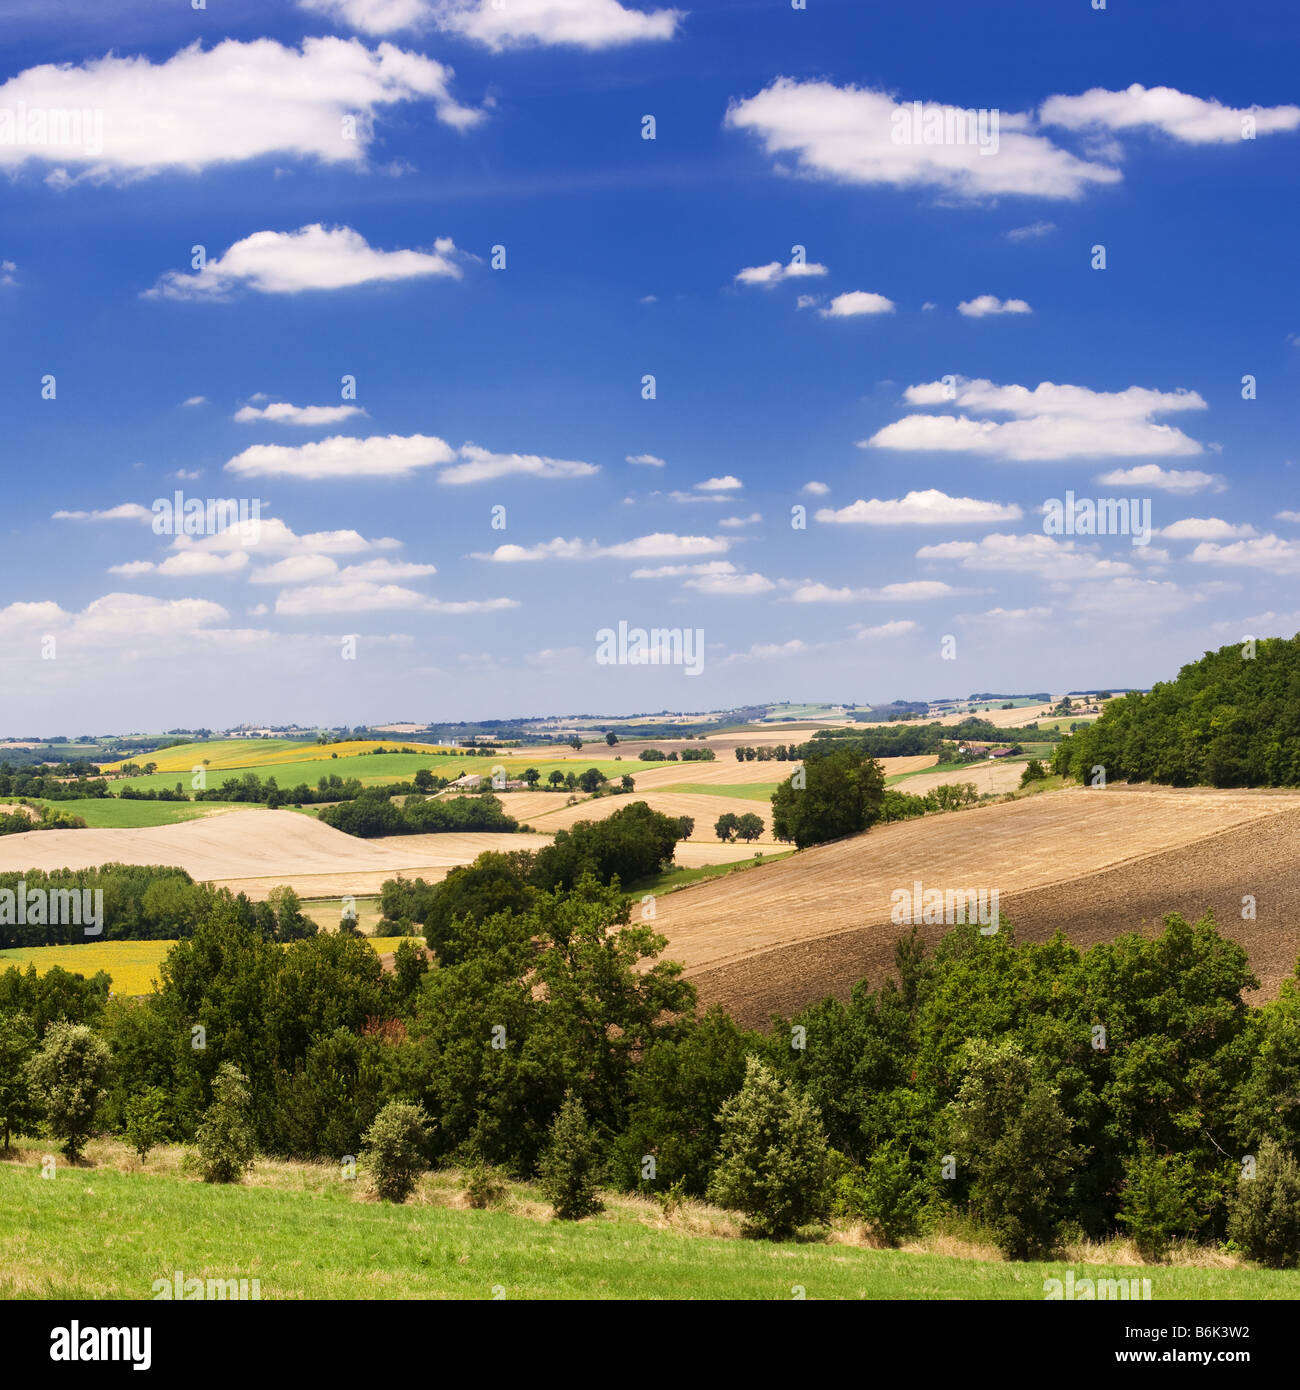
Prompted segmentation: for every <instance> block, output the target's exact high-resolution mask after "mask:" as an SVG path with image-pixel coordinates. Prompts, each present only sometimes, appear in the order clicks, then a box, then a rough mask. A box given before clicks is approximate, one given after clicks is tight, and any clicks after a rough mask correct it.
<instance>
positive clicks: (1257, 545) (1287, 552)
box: [1188, 533, 1300, 574]
mask: <svg viewBox="0 0 1300 1390" xmlns="http://www.w3.org/2000/svg"><path fill="white" fill-rule="evenodd" d="M1188 558H1189V559H1191V560H1194V561H1196V562H1197V563H1198V564H1203V565H1243V566H1247V567H1249V568H1251V569H1263V570H1269V571H1270V572H1271V573H1273V574H1300V541H1286V540H1283V539H1282V538H1281V537H1280V536H1275V535H1273V534H1272V533H1270V534H1268V535H1267V536H1259V537H1257V538H1255V539H1253V540H1242V541H1233V542H1232V543H1231V544H1230V545H1217V544H1215V543H1214V542H1213V541H1202V542H1201V544H1200V545H1198V546H1197V547H1196V549H1195V550H1193V551H1192V553H1191V555H1190V556H1189V557H1188Z"/></svg>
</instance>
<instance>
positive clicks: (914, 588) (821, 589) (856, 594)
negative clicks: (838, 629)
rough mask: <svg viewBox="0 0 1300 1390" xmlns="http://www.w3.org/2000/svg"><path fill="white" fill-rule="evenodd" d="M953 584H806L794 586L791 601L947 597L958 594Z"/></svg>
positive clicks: (930, 581)
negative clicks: (853, 586)
mask: <svg viewBox="0 0 1300 1390" xmlns="http://www.w3.org/2000/svg"><path fill="white" fill-rule="evenodd" d="M961 592H962V591H961V590H960V589H954V588H953V587H952V585H950V584H944V583H942V582H940V581H939V580H937V579H912V580H907V581H904V582H902V583H898V584H886V585H885V586H884V588H882V589H847V588H846V589H834V588H832V587H831V586H830V585H829V584H821V583H812V582H808V583H804V584H798V585H796V586H795V587H794V589H793V590H792V592H791V594H790V602H791V603H858V602H861V601H863V600H866V601H870V602H876V601H893V602H906V603H912V602H918V603H923V602H925V601H927V600H929V599H935V598H948V597H950V596H951V595H953V594H959V593H961Z"/></svg>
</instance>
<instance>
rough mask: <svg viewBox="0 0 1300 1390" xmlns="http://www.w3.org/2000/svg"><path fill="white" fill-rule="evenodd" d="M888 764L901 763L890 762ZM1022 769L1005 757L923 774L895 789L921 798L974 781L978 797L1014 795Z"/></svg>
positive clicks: (910, 778)
mask: <svg viewBox="0 0 1300 1390" xmlns="http://www.w3.org/2000/svg"><path fill="white" fill-rule="evenodd" d="M890 761H891V762H892V761H898V762H901V761H903V760H902V759H901V758H899V759H890ZM1024 770H1025V765H1024V763H1023V762H1020V763H1011V762H1007V760H1006V759H1005V758H994V759H992V760H991V761H990V760H989V759H987V758H986V759H985V760H984V761H983V762H982V763H971V764H970V766H969V767H962V768H958V769H957V770H956V771H955V772H923V773H922V774H921V775H920V776H919V777H909V778H908V779H907V780H906V781H905V782H896V783H895V784H894V790H895V791H900V792H910V793H911V795H912V796H924V795H925V794H926V792H932V791H933V790H934V789H935V788H936V787H942V786H944V785H945V784H947V785H949V786H952V785H956V784H959V783H962V782H973V783H974V784H975V790H976V791H977V792H979V794H980V795H981V796H984V795H986V794H987V793H990V792H992V793H1001V792H1013V791H1015V789H1016V788H1017V787H1018V786H1019V785H1020V775H1021V773H1023V772H1024Z"/></svg>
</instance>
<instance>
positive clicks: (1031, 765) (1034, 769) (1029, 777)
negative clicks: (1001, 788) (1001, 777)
mask: <svg viewBox="0 0 1300 1390" xmlns="http://www.w3.org/2000/svg"><path fill="white" fill-rule="evenodd" d="M1046 776H1047V770H1046V769H1045V768H1044V767H1043V765H1042V763H1040V762H1039V761H1038V759H1037V758H1030V760H1029V761H1028V762H1027V763H1026V764H1025V770H1024V771H1023V772H1022V773H1021V774H1020V785H1021V786H1022V787H1027V786H1028V785H1029V784H1030V783H1031V782H1041V781H1042V780H1043V779H1044V778H1045V777H1046Z"/></svg>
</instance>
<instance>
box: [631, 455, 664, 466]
mask: <svg viewBox="0 0 1300 1390" xmlns="http://www.w3.org/2000/svg"><path fill="white" fill-rule="evenodd" d="M627 461H628V463H644V464H647V465H648V466H649V467H651V468H662V467H663V466H664V460H663V459H661V458H659V457H657V456H656V455H655V454H629V455H628V456H627Z"/></svg>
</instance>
